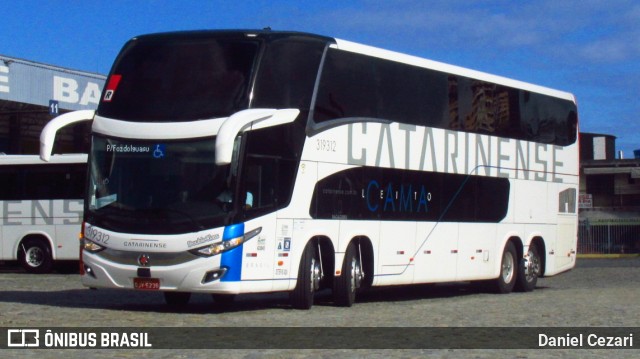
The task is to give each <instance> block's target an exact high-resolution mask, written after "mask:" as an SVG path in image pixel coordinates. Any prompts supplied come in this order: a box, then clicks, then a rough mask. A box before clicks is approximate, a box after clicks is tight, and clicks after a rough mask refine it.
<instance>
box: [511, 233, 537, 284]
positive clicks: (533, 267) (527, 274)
mask: <svg viewBox="0 0 640 359" xmlns="http://www.w3.org/2000/svg"><path fill="white" fill-rule="evenodd" d="M540 271H541V262H540V255H539V254H538V248H537V247H536V246H535V245H530V246H529V250H528V251H527V255H526V257H525V258H523V259H522V260H521V261H520V267H519V268H518V279H517V282H516V287H515V289H516V290H517V291H519V292H531V291H532V290H534V289H535V287H536V284H537V283H538V276H539V275H540Z"/></svg>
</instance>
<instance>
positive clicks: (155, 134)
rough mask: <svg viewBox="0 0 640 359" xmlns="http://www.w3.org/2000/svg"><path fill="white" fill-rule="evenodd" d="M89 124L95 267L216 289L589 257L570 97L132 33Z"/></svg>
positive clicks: (153, 287)
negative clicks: (580, 232) (581, 238)
mask: <svg viewBox="0 0 640 359" xmlns="http://www.w3.org/2000/svg"><path fill="white" fill-rule="evenodd" d="M82 120H92V121H93V123H92V133H91V138H92V147H91V151H90V154H89V169H90V170H89V185H88V193H87V196H86V197H85V211H84V224H83V240H82V246H81V278H82V282H83V284H84V285H86V286H88V287H96V288H97V287H106V288H122V289H137V290H150V291H162V292H164V294H165V299H166V300H167V302H168V303H169V304H186V303H187V302H188V300H189V298H190V294H191V293H193V292H205V293H211V294H213V296H214V300H222V301H228V300H230V299H231V298H232V297H233V295H236V294H241V293H255V292H277V291H288V292H290V297H291V303H292V305H293V306H294V307H296V308H310V307H311V306H312V304H313V298H314V293H315V292H316V291H317V290H318V289H321V288H330V289H332V290H333V295H334V299H335V302H336V304H338V305H345V306H350V305H352V304H353V302H354V300H355V297H356V294H357V292H358V291H361V290H364V289H366V288H368V287H371V286H382V285H400V284H414V283H437V282H451V281H479V282H486V283H488V284H490V286H491V287H492V288H494V289H495V290H496V291H498V292H501V293H508V292H511V291H512V290H513V289H517V290H522V291H530V290H533V289H534V287H535V285H536V282H537V278H538V277H539V276H552V275H555V274H558V273H561V272H564V271H567V270H570V269H571V268H573V267H574V265H575V259H576V243H577V207H576V198H577V192H578V143H577V134H578V117H577V109H576V103H575V99H574V97H573V95H571V94H569V93H566V92H562V91H557V90H552V89H548V88H544V87H540V86H536V85H531V84H527V83H523V82H519V81H515V80H511V79H506V78H502V77H498V76H494V75H488V74H485V73H481V72H477V71H472V70H468V69H463V68H459V67H455V66H451V65H446V64H442V63H438V62H433V61H430V60H426V59H421V58H417V57H413V56H409V55H404V54H399V53H395V52H390V51H386V50H381V49H378V48H373V47H369V46H365V45H360V44H355V43H352V42H348V41H343V40H339V39H334V38H329V37H324V36H318V35H312V34H304V33H295V32H273V31H199V32H178V33H165V34H154V35H145V36H140V37H136V38H134V39H132V40H130V41H129V42H128V43H127V44H126V45H125V46H124V48H123V50H122V52H121V53H120V55H119V56H118V58H117V59H116V61H115V63H114V66H113V68H112V70H111V73H110V75H109V77H108V80H107V84H106V86H105V88H104V90H103V94H102V98H101V102H100V104H99V106H98V108H97V110H96V111H95V113H94V112H93V111H81V112H75V113H70V114H65V115H63V116H61V117H59V118H56V119H54V120H53V121H52V122H50V123H49V124H48V125H47V127H46V128H45V130H44V131H43V133H42V136H41V145H42V148H41V156H42V157H43V158H44V159H46V158H48V156H49V153H50V149H51V147H52V145H53V142H54V137H55V133H56V131H57V129H59V128H61V127H63V126H65V125H67V124H69V123H73V122H77V121H82Z"/></svg>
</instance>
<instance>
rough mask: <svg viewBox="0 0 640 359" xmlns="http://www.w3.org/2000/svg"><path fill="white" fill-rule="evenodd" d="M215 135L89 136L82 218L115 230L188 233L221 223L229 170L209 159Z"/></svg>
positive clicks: (226, 203) (228, 199)
mask: <svg viewBox="0 0 640 359" xmlns="http://www.w3.org/2000/svg"><path fill="white" fill-rule="evenodd" d="M214 144H215V137H209V138H205V139H196V140H188V141H187V140H185V141H181V142H165V143H163V142H159V141H157V140H156V141H155V142H145V141H133V140H121V139H112V138H106V137H101V136H95V137H94V138H93V146H92V152H91V166H90V170H89V196H88V199H89V200H88V201H87V203H86V206H87V208H86V214H87V218H89V219H90V221H91V223H93V224H96V225H102V226H105V227H108V228H110V229H112V230H114V231H117V232H130V233H140V234H160V233H163V234H167V233H188V232H196V231H201V230H204V229H205V228H213V227H216V226H221V225H223V224H224V220H225V218H226V217H227V215H228V214H229V212H230V211H231V208H232V206H231V202H232V201H231V200H232V198H233V193H234V191H233V188H232V186H233V184H232V179H231V176H230V166H217V165H216V164H215V161H214V158H215V156H214V151H215V150H214Z"/></svg>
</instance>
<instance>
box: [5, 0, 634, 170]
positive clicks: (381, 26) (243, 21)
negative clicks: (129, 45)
mask: <svg viewBox="0 0 640 359" xmlns="http://www.w3.org/2000/svg"><path fill="white" fill-rule="evenodd" d="M0 5H2V11H1V12H0V54H2V55H6V56H9V57H17V58H22V59H27V60H31V61H37V62H43V63H47V64H51V65H56V66H62V67H67V68H72V69H77V70H83V71H89V72H96V73H100V74H105V75H106V74H107V73H108V72H109V69H110V67H111V64H112V62H113V60H114V58H115V57H116V55H117V54H118V52H119V51H120V48H121V47H122V46H123V45H124V43H125V42H126V41H127V40H129V39H130V38H132V37H134V36H136V35H140V34H145V33H154V32H164V31H177V30H201V29H261V28H264V27H271V28H272V29H273V30H294V31H304V32H310V33H315V34H319V35H325V36H330V37H336V38H340V39H344V40H350V41H355V42H360V43H363V44H366V45H371V46H376V47H381V48H385V49H389V50H394V51H399V52H403V53H408V54H411V55H415V56H419V57H424V58H428V59H431V60H435V61H440V62H445V63H449V64H453V65H457V66H462V67H467V68H471V69H474V70H479V71H484V72H488V73H492V74H495V75H500V76H505V77H509V78H513V79H517V80H520V81H525V82H530V83H534V84H537V85H542V86H546V87H551V88H554V89H558V90H562V91H567V92H570V93H573V94H574V95H575V96H576V98H577V102H578V112H579V118H580V130H581V131H582V132H593V133H602V134H610V135H614V136H616V138H617V139H616V148H617V150H622V151H623V152H624V157H625V158H632V157H633V150H635V149H640V101H639V100H638V96H639V95H640V1H636V0H603V1H601V0H538V1H512V0H476V1H473V0H467V1H461V0H433V1H430V0H423V1H421V0H395V1H393V0H390V1H383V0H378V1H375V0H363V1H346V0H342V1H340V0H298V1H277V0H267V1H258V0H253V1H243V0H237V1H218V0H209V1H206V0H180V1H179V0H174V1H169V0H167V1H161V0H155V1H151V0H136V1H133V0H131V1H130V0H110V1H92V0H84V1H79V0H20V1H9V0H0Z"/></svg>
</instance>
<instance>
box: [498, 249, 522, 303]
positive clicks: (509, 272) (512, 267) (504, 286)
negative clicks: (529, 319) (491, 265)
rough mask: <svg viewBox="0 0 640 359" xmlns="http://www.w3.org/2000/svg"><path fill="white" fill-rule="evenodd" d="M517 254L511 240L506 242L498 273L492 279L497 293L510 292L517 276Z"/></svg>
mask: <svg viewBox="0 0 640 359" xmlns="http://www.w3.org/2000/svg"><path fill="white" fill-rule="evenodd" d="M517 263H518V255H517V252H516V247H515V246H514V245H513V243H512V242H507V245H506V246H505V247H504V251H503V252H502V261H501V263H500V275H499V276H498V278H497V279H495V280H494V282H493V284H494V289H495V291H496V292H497V293H505V294H506V293H511V291H512V290H513V287H514V286H515V284H516V278H517V276H518V265H517Z"/></svg>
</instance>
